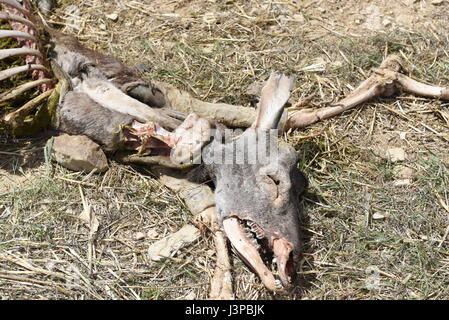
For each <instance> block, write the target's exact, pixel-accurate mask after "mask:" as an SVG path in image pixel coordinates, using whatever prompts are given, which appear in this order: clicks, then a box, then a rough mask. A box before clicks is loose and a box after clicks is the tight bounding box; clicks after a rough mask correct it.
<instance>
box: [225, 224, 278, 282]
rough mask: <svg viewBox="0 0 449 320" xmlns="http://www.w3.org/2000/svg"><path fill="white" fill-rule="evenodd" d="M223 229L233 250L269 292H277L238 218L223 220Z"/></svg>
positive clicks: (272, 278) (271, 275) (272, 277)
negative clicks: (240, 256)
mask: <svg viewBox="0 0 449 320" xmlns="http://www.w3.org/2000/svg"><path fill="white" fill-rule="evenodd" d="M223 228H224V231H225V233H226V236H227V237H228V238H229V240H230V241H231V243H232V245H233V246H234V248H235V249H236V250H237V251H238V252H239V253H240V254H241V255H242V256H243V258H244V259H245V260H246V261H247V262H248V263H249V264H250V265H251V266H252V268H253V269H254V271H255V272H256V273H257V275H258V276H259V277H260V279H261V281H262V283H263V284H264V285H265V287H266V288H267V289H268V290H270V291H278V290H279V288H278V286H277V285H276V280H275V278H274V276H273V274H272V273H271V271H270V270H269V269H268V268H267V267H266V266H265V264H264V262H263V261H262V258H261V257H260V255H259V253H258V251H257V249H256V248H255V247H254V245H252V244H251V243H250V242H249V240H248V239H247V238H246V236H245V234H244V231H243V228H242V226H241V225H240V222H239V220H238V218H234V217H231V218H227V219H225V220H223Z"/></svg>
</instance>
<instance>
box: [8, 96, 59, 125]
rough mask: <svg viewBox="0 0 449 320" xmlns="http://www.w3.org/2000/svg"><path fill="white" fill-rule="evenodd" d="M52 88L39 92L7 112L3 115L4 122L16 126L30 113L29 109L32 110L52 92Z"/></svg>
mask: <svg viewBox="0 0 449 320" xmlns="http://www.w3.org/2000/svg"><path fill="white" fill-rule="evenodd" d="M53 90H54V89H50V90H47V91H45V92H44V93H41V94H40V95H39V96H37V97H35V98H34V99H32V100H30V101H28V102H27V103H26V104H24V105H23V106H22V107H20V108H19V109H17V110H15V111H14V112H11V113H8V114H7V115H6V116H5V117H4V120H5V122H6V123H8V124H10V125H11V126H12V127H13V128H15V127H17V126H18V125H20V124H21V123H22V122H23V120H24V119H25V117H26V116H27V115H28V114H30V112H31V111H33V110H34V109H35V108H36V107H37V106H39V105H40V104H41V103H42V102H43V101H44V100H45V99H47V98H48V97H49V96H50V95H51V94H52V92H53Z"/></svg>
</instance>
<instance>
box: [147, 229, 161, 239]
mask: <svg viewBox="0 0 449 320" xmlns="http://www.w3.org/2000/svg"><path fill="white" fill-rule="evenodd" d="M158 235H159V233H158V232H157V231H156V229H148V231H147V235H146V236H147V238H149V239H156V238H157V236H158Z"/></svg>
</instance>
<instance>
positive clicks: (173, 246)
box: [148, 224, 200, 261]
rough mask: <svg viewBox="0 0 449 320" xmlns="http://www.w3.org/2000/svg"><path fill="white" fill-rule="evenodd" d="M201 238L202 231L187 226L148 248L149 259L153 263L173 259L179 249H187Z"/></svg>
mask: <svg viewBox="0 0 449 320" xmlns="http://www.w3.org/2000/svg"><path fill="white" fill-rule="evenodd" d="M199 236H200V231H199V230H198V229H197V228H195V227H194V226H193V225H190V224H188V225H185V226H184V227H182V228H181V229H180V230H178V231H177V232H175V233H172V234H170V235H168V236H167V237H165V238H163V239H161V240H159V241H157V242H155V243H153V244H152V245H151V246H150V247H149V248H148V258H150V260H152V261H160V260H162V259H164V258H168V257H172V256H174V255H175V254H176V252H178V251H179V249H181V248H183V247H186V246H187V245H189V244H190V243H192V242H193V241H195V240H196V239H198V237H199Z"/></svg>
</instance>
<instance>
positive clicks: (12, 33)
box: [0, 30, 36, 41]
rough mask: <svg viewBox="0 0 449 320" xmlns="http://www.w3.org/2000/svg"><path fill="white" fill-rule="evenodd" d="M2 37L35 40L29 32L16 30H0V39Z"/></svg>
mask: <svg viewBox="0 0 449 320" xmlns="http://www.w3.org/2000/svg"><path fill="white" fill-rule="evenodd" d="M2 38H23V39H28V40H32V41H36V38H35V37H33V36H32V35H31V34H29V33H26V32H22V31H16V30H0V39H2Z"/></svg>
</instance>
